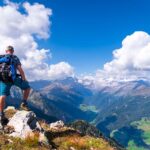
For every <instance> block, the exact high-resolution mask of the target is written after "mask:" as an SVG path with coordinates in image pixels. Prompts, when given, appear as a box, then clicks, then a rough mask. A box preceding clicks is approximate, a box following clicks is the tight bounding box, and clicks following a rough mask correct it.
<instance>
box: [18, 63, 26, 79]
mask: <svg viewBox="0 0 150 150" xmlns="http://www.w3.org/2000/svg"><path fill="white" fill-rule="evenodd" d="M17 70H18V71H19V73H20V75H21V77H22V80H26V77H25V73H24V71H23V69H22V67H21V65H18V66H17Z"/></svg>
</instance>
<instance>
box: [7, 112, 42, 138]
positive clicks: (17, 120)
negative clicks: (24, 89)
mask: <svg viewBox="0 0 150 150" xmlns="http://www.w3.org/2000/svg"><path fill="white" fill-rule="evenodd" d="M8 126H12V127H14V132H13V133H11V134H10V136H14V137H20V138H26V137H27V136H28V135H29V134H31V133H32V132H33V131H39V132H42V128H41V127H40V125H39V123H38V121H37V119H36V115H35V114H34V113H33V112H32V111H30V112H27V111H17V113H16V114H15V115H14V116H13V117H12V118H11V119H10V121H9V122H8Z"/></svg>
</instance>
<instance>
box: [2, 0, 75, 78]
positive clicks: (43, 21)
mask: <svg viewBox="0 0 150 150" xmlns="http://www.w3.org/2000/svg"><path fill="white" fill-rule="evenodd" d="M4 2H5V5H4V6H0V20H1V23H0V53H1V54H3V53H4V52H5V47H6V46H7V45H13V46H14V47H15V54H16V55H17V56H19V57H20V59H21V62H22V65H23V68H24V69H25V71H26V74H27V76H28V78H29V79H30V80H35V79H36V80H38V79H57V78H60V77H61V78H64V77H66V76H73V68H72V67H71V66H70V65H69V64H68V63H66V62H60V63H58V64H55V65H49V64H47V62H49V61H50V60H51V57H52V54H51V52H50V50H49V49H44V48H43V49H39V43H38V42H37V39H39V40H42V39H44V40H45V39H48V38H49V37H50V27H51V21H50V17H51V16H52V10H51V9H50V8H46V7H45V6H44V5H42V4H39V3H35V4H33V5H31V4H30V3H28V2H25V3H23V4H17V3H13V2H11V1H10V0H5V1H4ZM20 7H21V8H23V9H24V11H20ZM54 72H55V73H54Z"/></svg>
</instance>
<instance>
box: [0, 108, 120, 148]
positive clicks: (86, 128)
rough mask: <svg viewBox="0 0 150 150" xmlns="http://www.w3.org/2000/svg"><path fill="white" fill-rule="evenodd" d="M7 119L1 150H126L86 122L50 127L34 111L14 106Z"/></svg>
mask: <svg viewBox="0 0 150 150" xmlns="http://www.w3.org/2000/svg"><path fill="white" fill-rule="evenodd" d="M5 116H6V117H7V118H8V121H7V123H6V124H5V127H4V134H0V149H1V150H6V149H15V150H20V149H22V150H24V149H25V150H27V149H35V150H39V149H40V150H51V149H55V150H62V149H64V150H68V149H72V150H79V149H86V150H91V149H97V150H100V149H108V150H122V149H120V148H118V147H117V146H116V145H113V146H112V145H111V144H110V142H108V141H107V140H105V139H103V137H98V135H99V134H100V133H97V134H98V135H97V134H96V132H98V130H96V129H94V127H91V126H90V125H89V124H87V123H86V122H83V121H80V122H76V123H75V124H74V125H72V126H70V127H69V126H66V125H65V124H64V122H63V121H61V120H60V121H57V122H54V123H51V124H48V123H46V121H45V120H38V119H37V117H36V115H35V113H34V112H33V111H29V112H28V111H19V110H16V109H15V108H14V107H8V108H7V109H6V110H5ZM91 130H93V131H91ZM81 131H82V132H81ZM16 137H17V138H16ZM95 137H96V138H95ZM18 139H19V140H18ZM5 143H7V144H5ZM95 143H97V144H95Z"/></svg>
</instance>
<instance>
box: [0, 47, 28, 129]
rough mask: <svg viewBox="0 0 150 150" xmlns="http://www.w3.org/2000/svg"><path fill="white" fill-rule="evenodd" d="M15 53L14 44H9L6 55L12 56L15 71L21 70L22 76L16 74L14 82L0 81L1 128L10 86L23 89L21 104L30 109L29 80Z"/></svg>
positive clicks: (22, 107) (0, 127)
mask: <svg viewBox="0 0 150 150" xmlns="http://www.w3.org/2000/svg"><path fill="white" fill-rule="evenodd" d="M13 54H14V48H13V47H12V46H8V47H7V48H6V56H7V57H9V56H10V57H11V59H12V60H13V61H12V62H13V64H14V68H15V69H16V70H15V72H17V71H18V72H19V74H20V76H21V77H20V76H16V77H15V79H14V81H13V82H4V81H0V129H3V119H4V118H5V117H4V112H3V110H4V107H5V99H6V97H7V96H9V95H10V88H11V86H12V85H15V86H17V87H19V88H21V90H23V99H22V102H21V105H20V109H21V110H27V111H28V110H29V109H28V104H27V99H28V96H29V93H30V86H29V83H28V81H27V80H26V77H25V74H24V71H23V69H22V67H21V63H20V60H19V58H18V57H17V56H16V55H13Z"/></svg>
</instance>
